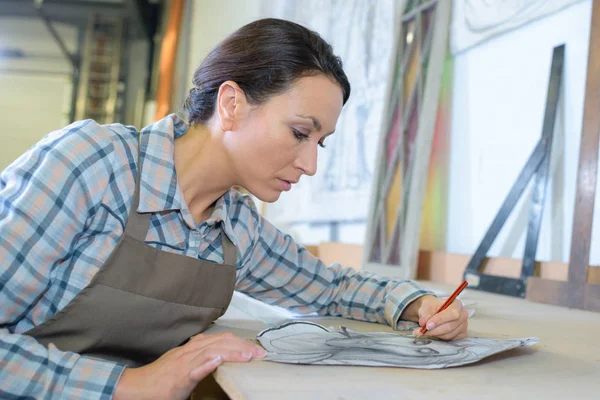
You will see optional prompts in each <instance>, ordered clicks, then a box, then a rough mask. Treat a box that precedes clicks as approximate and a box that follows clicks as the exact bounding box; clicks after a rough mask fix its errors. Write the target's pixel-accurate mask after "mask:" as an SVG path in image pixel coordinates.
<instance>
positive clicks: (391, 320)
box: [385, 281, 435, 330]
mask: <svg viewBox="0 0 600 400" xmlns="http://www.w3.org/2000/svg"><path fill="white" fill-rule="evenodd" d="M428 294H429V295H433V296H435V294H434V293H433V292H432V291H431V290H426V289H423V288H421V287H419V286H418V285H417V284H416V283H415V282H414V281H403V282H400V283H399V284H398V286H397V287H396V288H394V289H393V290H392V291H391V292H390V294H389V295H388V300H387V302H386V307H385V316H386V320H387V321H388V324H389V325H390V326H391V327H392V328H394V329H395V330H407V329H410V327H408V326H407V324H404V323H403V322H402V321H400V315H402V313H403V312H404V310H405V309H406V307H408V305H409V304H410V303H412V302H413V301H415V300H417V299H418V298H419V297H423V296H425V295H428ZM415 327H416V326H415Z"/></svg>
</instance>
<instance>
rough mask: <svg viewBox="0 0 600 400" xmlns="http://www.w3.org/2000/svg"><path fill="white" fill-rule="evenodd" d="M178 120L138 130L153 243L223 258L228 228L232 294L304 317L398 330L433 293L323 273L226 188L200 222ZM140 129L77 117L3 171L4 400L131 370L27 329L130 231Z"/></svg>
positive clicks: (82, 385) (83, 390)
mask: <svg viewBox="0 0 600 400" xmlns="http://www.w3.org/2000/svg"><path fill="white" fill-rule="evenodd" d="M186 131H187V125H186V124H185V123H184V122H183V121H182V120H181V119H179V118H178V117H177V116H175V115H171V116H169V117H167V118H164V119H162V120H161V121H158V122H157V123H155V124H153V125H150V126H148V127H146V128H145V129H143V130H142V131H141V141H140V143H141V144H140V145H141V163H142V165H143V168H142V181H141V192H140V205H139V208H138V211H139V212H151V213H153V215H152V220H151V223H150V229H149V231H148V234H147V237H146V243H147V244H149V245H150V246H154V247H156V248H158V249H160V250H164V251H168V252H172V253H179V254H185V255H187V256H190V257H198V258H201V259H205V260H211V261H215V262H218V263H221V262H223V253H222V248H221V244H220V243H221V242H220V240H216V239H218V236H219V233H220V232H221V230H223V231H224V232H225V234H226V235H227V236H228V237H229V238H230V239H231V241H232V242H233V243H234V244H235V245H236V247H237V249H238V259H237V283H236V290H239V291H241V292H244V293H247V294H249V295H250V296H253V297H255V298H257V299H259V300H262V301H264V302H266V303H269V304H276V305H279V306H282V307H287V308H290V309H294V310H295V311H298V312H306V313H309V312H318V313H319V314H324V315H325V314H327V315H335V316H343V317H347V318H353V319H360V320H366V321H376V322H380V323H385V324H389V325H391V326H394V327H396V326H397V323H398V319H399V316H400V314H401V312H402V311H403V309H404V308H405V307H406V306H407V305H408V303H410V302H411V301H413V300H415V299H416V298H418V297H420V296H422V295H424V294H426V293H428V292H426V291H424V290H421V289H419V288H418V287H417V286H416V285H415V284H414V283H413V282H411V281H393V280H385V279H382V278H379V277H377V276H375V275H372V274H370V273H367V272H357V271H354V270H352V269H345V268H342V267H341V266H340V265H337V264H334V265H332V266H330V267H327V266H325V265H324V264H323V263H322V262H321V261H319V260H318V259H317V258H315V257H314V256H312V255H311V254H310V253H309V252H308V251H307V250H306V249H304V248H303V247H301V246H299V245H297V244H296V243H295V242H294V241H293V240H292V239H291V237H290V236H288V235H285V234H283V233H282V232H280V231H279V230H277V229H276V228H275V227H274V226H273V225H271V224H270V223H269V222H268V221H267V220H265V219H263V218H262V217H261V216H260V215H259V213H258V211H257V209H256V207H255V206H254V204H253V203H252V201H251V199H250V198H249V197H247V196H245V195H242V194H241V193H239V192H237V191H235V190H230V191H229V192H227V193H226V194H225V195H223V196H222V197H221V198H220V199H219V200H218V201H217V203H216V206H215V208H214V211H213V213H212V215H211V216H210V218H209V219H208V220H206V221H203V222H202V223H196V222H195V220H194V218H193V217H192V215H191V213H190V211H189V209H188V208H187V206H186V204H185V201H184V199H183V196H182V193H181V190H180V188H179V185H178V182H177V177H176V175H175V168H174V163H173V150H174V140H175V138H177V137H180V136H181V135H183V134H185V132H186ZM139 135H140V132H138V131H137V130H136V129H135V128H133V127H130V126H124V125H120V124H113V125H99V124H97V123H95V122H94V121H91V120H86V121H80V122H76V123H74V124H72V125H69V126H67V127H66V128H64V129H61V130H58V131H55V132H52V133H50V134H48V135H47V136H46V137H44V138H43V139H42V140H41V141H40V142H39V143H37V144H36V145H34V146H33V147H32V148H31V149H29V150H28V151H27V152H26V153H25V154H23V155H22V156H21V157H19V158H18V159H17V160H16V161H15V162H14V163H12V164H11V165H10V166H8V167H7V168H6V169H5V170H4V171H3V172H2V174H1V175H0V398H18V397H19V398H20V397H29V398H50V399H55V398H85V399H107V398H111V397H112V394H113V392H114V389H115V387H116V385H117V382H118V379H119V377H120V375H121V373H122V372H123V369H124V367H123V366H122V365H119V364H116V363H114V362H110V361H103V360H98V359H92V358H88V357H85V356H80V355H79V354H75V353H72V352H63V351H60V350H58V349H57V348H56V347H54V346H52V345H50V346H49V347H48V348H46V347H44V346H42V345H41V344H39V343H37V342H36V341H35V340H34V339H33V338H31V337H29V336H27V335H24V334H23V333H24V332H26V331H28V330H29V329H31V328H33V327H34V326H37V325H39V324H41V323H43V322H44V321H45V320H47V319H48V318H50V317H52V316H53V315H54V314H56V313H57V312H58V311H60V310H61V309H62V308H64V307H65V306H66V305H67V304H68V303H69V302H70V301H71V300H72V299H73V298H74V297H75V296H76V295H77V294H78V293H79V292H80V291H81V290H82V289H83V288H84V287H86V286H87V285H88V283H89V282H90V281H91V279H92V278H93V277H94V275H95V274H96V273H97V272H98V270H99V269H100V268H101V267H102V265H103V264H104V262H105V261H106V259H107V258H108V256H109V255H110V254H111V253H112V251H113V250H114V248H115V247H116V245H117V243H118V241H119V238H120V236H121V235H122V234H123V231H124V227H125V223H126V221H127V216H128V214H129V209H130V207H131V201H132V196H133V189H134V187H135V177H136V175H137V169H138V138H139Z"/></svg>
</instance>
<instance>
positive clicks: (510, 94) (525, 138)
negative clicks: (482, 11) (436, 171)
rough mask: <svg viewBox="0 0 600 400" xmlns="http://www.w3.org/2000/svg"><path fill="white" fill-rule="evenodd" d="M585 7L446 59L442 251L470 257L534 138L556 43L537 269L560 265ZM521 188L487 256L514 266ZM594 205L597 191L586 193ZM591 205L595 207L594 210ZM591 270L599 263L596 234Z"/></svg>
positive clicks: (519, 241)
mask: <svg viewBox="0 0 600 400" xmlns="http://www.w3.org/2000/svg"><path fill="white" fill-rule="evenodd" d="M590 16H591V1H584V2H581V3H578V4H575V5H574V6H571V7H569V8H567V9H564V10H562V11H561V12H559V13H557V14H553V15H550V16H548V17H546V18H543V19H541V20H538V21H534V22H532V23H530V24H528V25H526V26H524V27H521V28H519V29H517V30H515V31H512V32H509V33H507V34H505V35H502V36H498V37H496V38H494V39H492V40H489V41H488V42H485V43H483V44H482V45H480V46H478V47H475V48H472V49H470V50H467V51H466V52H465V53H462V54H459V55H457V56H456V57H455V60H454V61H455V75H454V79H455V81H454V82H455V83H454V93H453V100H452V102H453V104H454V107H453V112H452V127H451V132H452V133H451V135H452V137H451V145H450V172H449V174H450V176H449V185H450V186H449V199H450V200H449V204H448V216H449V221H448V229H447V237H448V245H447V249H445V250H447V251H449V252H456V253H463V254H470V253H473V252H474V251H475V249H476V247H477V245H478V244H479V241H480V240H481V238H482V237H483V235H484V233H485V231H486V230H487V228H488V226H489V224H490V222H491V221H492V219H493V218H494V217H495V215H496V213H497V211H498V209H499V207H500V205H501V203H502V202H503V200H504V198H505V196H506V194H507V193H508V191H509V189H510V187H511V186H512V184H513V183H514V181H515V179H516V177H517V175H518V174H519V172H520V171H521V169H522V167H523V165H524V164H525V162H526V160H527V158H528V157H529V154H530V153H531V151H532V150H533V147H534V146H535V144H536V143H537V141H538V139H539V138H540V135H541V129H542V118H543V113H544V106H545V99H546V90H547V85H548V77H549V70H550V60H551V56H552V48H553V47H554V46H556V45H559V44H561V43H566V57H565V66H564V75H563V98H562V107H563V108H562V125H563V127H564V129H562V130H561V129H557V130H556V134H555V146H554V148H553V149H552V151H553V158H554V160H553V163H554V171H553V175H552V182H551V183H550V186H549V187H548V192H547V193H548V198H547V202H546V207H545V212H544V218H543V223H542V231H541V236H540V243H539V247H538V259H540V260H543V261H558V262H566V261H567V260H568V258H569V249H570V239H571V228H572V218H573V207H574V197H575V182H576V173H577V171H576V169H577V161H578V154H579V143H580V136H581V122H582V116H583V100H584V89H585V76H586V69H587V52H588V42H589V30H590ZM530 189H531V187H529V188H528V190H527V192H526V193H525V194H524V196H523V198H522V199H521V201H520V202H519V204H518V206H517V208H516V210H515V212H514V213H513V215H511V217H510V219H509V220H508V221H507V223H506V224H505V228H504V229H503V231H502V232H501V233H500V235H499V237H498V239H497V240H496V242H495V243H494V246H493V247H492V249H491V251H490V253H489V255H492V256H506V257H514V258H521V257H522V255H523V249H524V238H525V231H526V225H527V219H528V212H529V208H528V207H526V206H527V204H525V201H524V200H529V199H530V193H531V191H530ZM596 194H597V196H598V190H597V192H596ZM596 201H597V202H598V199H597V200H596ZM599 214H600V213H596V216H595V218H594V222H595V226H594V233H593V237H592V254H591V260H590V261H591V263H592V264H598V263H600V243H599V241H600V237H599V236H598V228H599V225H598V223H597V221H596V220H597V219H598V216H599Z"/></svg>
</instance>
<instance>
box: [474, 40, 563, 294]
mask: <svg viewBox="0 0 600 400" xmlns="http://www.w3.org/2000/svg"><path fill="white" fill-rule="evenodd" d="M564 59H565V45H564V44H563V45H560V46H557V47H555V48H554V51H553V54H552V64H551V69H550V78H549V82H548V92H547V95H546V110H545V112H544V122H543V127H542V137H541V138H540V140H539V142H538V143H537V145H536V146H535V148H534V150H533V152H532V153H531V155H530V156H529V159H528V161H527V163H526V164H525V166H524V167H523V169H522V170H521V173H520V174H519V176H518V178H517V180H516V181H515V183H514V184H513V186H512V188H511V189H510V192H509V193H508V195H507V196H506V198H505V200H504V203H503V204H502V206H501V207H500V210H499V211H498V214H497V215H496V217H495V218H494V220H493V221H492V223H491V225H490V227H489V228H488V230H487V232H486V234H485V236H484V237H483V239H482V240H481V243H480V244H479V247H478V248H477V250H476V251H475V254H474V255H473V257H471V260H470V261H469V264H468V265H467V268H466V270H465V272H464V277H465V280H467V281H468V282H469V287H470V288H472V289H479V290H484V291H488V292H494V293H500V294H506V295H510V296H515V297H525V293H526V290H527V279H528V278H529V277H531V276H533V273H534V266H535V256H536V251H537V243H538V238H539V233H540V227H541V223H542V215H543V213H544V200H545V198H546V188H547V186H548V170H549V165H550V152H551V149H552V137H553V133H554V124H555V121H556V113H557V109H558V99H559V97H560V90H561V85H562V76H563V67H564ZM534 175H535V182H534V193H533V198H532V201H531V208H530V212H529V224H528V228H527V237H526V241H525V253H524V255H523V264H522V267H521V276H520V278H508V277H502V276H494V275H487V274H484V273H483V272H482V269H483V268H482V267H483V262H484V260H485V257H486V254H487V252H488V250H489V249H490V247H491V246H492V244H493V243H494V240H495V239H496V237H497V236H498V233H499V232H500V230H501V229H502V227H503V226H504V223H505V222H506V220H507V219H508V217H509V215H510V214H511V212H512V211H513V210H514V207H515V205H516V204H517V201H518V200H519V198H520V197H521V195H522V194H523V191H524V190H525V188H526V187H527V184H528V183H529V181H530V180H531V179H532V177H533V176H534Z"/></svg>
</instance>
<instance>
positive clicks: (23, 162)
mask: <svg viewBox="0 0 600 400" xmlns="http://www.w3.org/2000/svg"><path fill="white" fill-rule="evenodd" d="M65 129H67V128H65ZM71 129H72V130H77V127H73V126H71ZM106 150H107V149H103V148H96V147H94V146H93V145H91V144H90V143H87V144H86V143H85V138H81V137H77V135H74V134H73V132H72V131H69V132H67V131H66V130H65V131H64V132H59V133H57V134H56V135H54V136H48V137H46V138H45V139H44V140H42V141H41V142H39V143H38V144H36V145H35V146H33V147H32V148H31V149H30V150H29V151H27V152H26V153H25V154H24V155H22V156H21V157H19V158H18V159H17V160H16V161H15V162H14V163H12V164H11V165H10V166H8V167H7V168H6V169H5V170H4V171H3V172H2V173H1V174H0V398H7V399H10V398H36V399H39V398H44V399H59V398H60V399H63V398H85V399H108V398H110V397H112V393H113V391H114V389H115V387H116V384H117V381H118V379H119V377H120V375H121V373H122V372H123V369H124V367H123V366H121V365H118V364H116V363H112V362H107V361H103V360H97V359H92V358H86V357H83V356H81V355H79V354H75V353H72V352H63V351H60V350H58V349H57V348H56V347H54V346H52V345H50V346H49V347H45V346H43V345H41V344H40V343H38V342H37V341H36V340H34V339H33V338H32V337H30V336H27V335H23V334H18V333H15V326H17V323H19V322H21V321H22V320H23V319H24V318H30V319H31V318H33V317H32V316H31V315H30V311H31V309H32V307H34V305H35V304H36V303H37V302H39V301H41V300H40V299H42V298H43V296H44V294H45V293H46V292H47V291H48V290H49V289H50V288H51V287H53V285H62V287H63V288H67V290H68V286H69V282H68V281H66V280H65V279H67V278H64V277H61V276H54V275H52V271H53V270H54V268H55V267H56V266H57V265H58V264H59V263H61V262H64V261H65V260H67V259H68V257H69V256H70V255H71V254H72V252H73V249H72V243H73V241H74V238H75V237H77V236H78V235H81V233H82V232H84V231H85V224H86V220H87V217H88V216H89V214H90V213H92V212H93V211H94V209H95V207H97V206H98V204H96V203H95V198H98V197H99V196H101V194H100V195H98V194H96V195H95V196H94V193H96V192H100V193H101V192H102V190H100V187H101V186H102V185H103V184H104V185H105V184H106V179H104V180H102V179H99V177H100V176H105V175H104V173H106V171H103V170H102V168H105V167H103V165H104V164H103V163H102V162H101V161H102V157H106V154H107V153H106ZM106 176H108V175H106ZM48 308H49V309H50V310H52V308H54V310H52V311H53V312H52V314H53V313H54V312H56V307H55V306H51V307H48ZM48 316H49V315H47V316H46V317H48ZM34 317H37V318H39V315H38V316H34ZM45 319H46V318H44V317H42V318H41V320H45ZM38 320H39V319H38Z"/></svg>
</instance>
